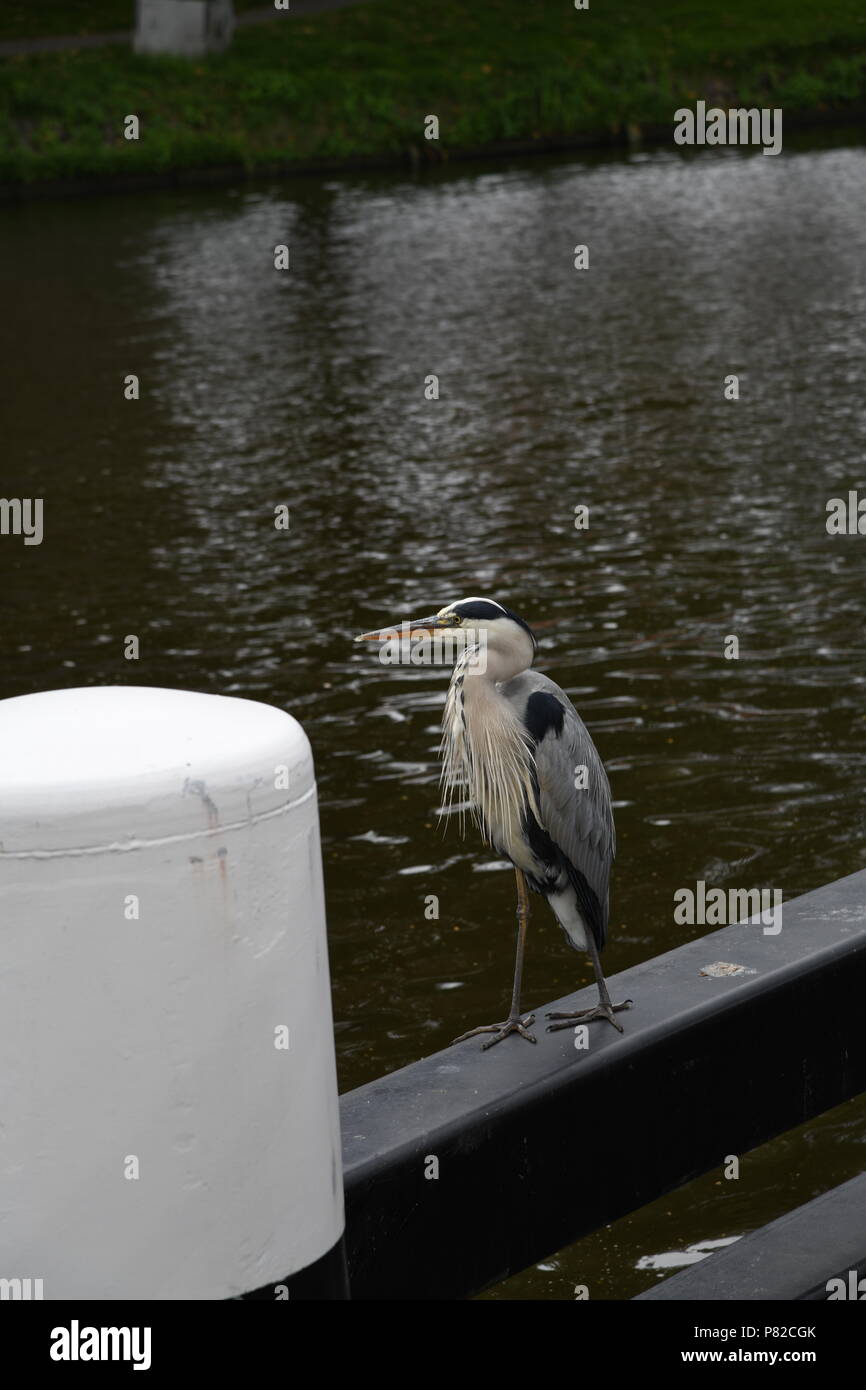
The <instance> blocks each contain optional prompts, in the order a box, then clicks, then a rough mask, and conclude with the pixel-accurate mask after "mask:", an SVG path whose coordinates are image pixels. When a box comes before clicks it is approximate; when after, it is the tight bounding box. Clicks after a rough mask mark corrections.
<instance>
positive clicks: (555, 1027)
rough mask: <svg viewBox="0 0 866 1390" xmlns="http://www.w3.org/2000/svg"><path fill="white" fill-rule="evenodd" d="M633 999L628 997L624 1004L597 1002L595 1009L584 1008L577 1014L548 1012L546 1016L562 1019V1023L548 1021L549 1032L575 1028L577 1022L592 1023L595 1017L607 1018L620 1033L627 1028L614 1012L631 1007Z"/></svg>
mask: <svg viewBox="0 0 866 1390" xmlns="http://www.w3.org/2000/svg"><path fill="white" fill-rule="evenodd" d="M632 1002H633V1001H632V1000H631V999H626V1000H625V1002H624V1003H622V1004H610V1005H608V1004H596V1006H595V1008H594V1009H582V1010H581V1011H580V1013H576V1014H546V1015H545V1017H546V1018H557V1019H561V1020H562V1022H561V1023H548V1025H547V1031H548V1033H556V1032H558V1031H559V1029H560V1028H573V1027H574V1026H575V1024H577V1023H591V1022H592V1020H593V1019H594V1018H606V1019H607V1021H608V1023H612V1024H613V1026H614V1028H615V1029H616V1031H617V1032H618V1033H624V1032H625V1029H624V1028H623V1026H622V1024H621V1023H617V1021H616V1019H615V1018H614V1014H618V1013H620V1012H621V1011H622V1010H623V1009H630V1008H631V1006H632Z"/></svg>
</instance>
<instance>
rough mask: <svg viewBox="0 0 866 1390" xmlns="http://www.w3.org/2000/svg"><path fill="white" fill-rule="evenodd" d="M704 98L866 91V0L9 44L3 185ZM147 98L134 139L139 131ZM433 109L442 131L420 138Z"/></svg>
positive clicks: (300, 157) (598, 124) (99, 10)
mask: <svg viewBox="0 0 866 1390" xmlns="http://www.w3.org/2000/svg"><path fill="white" fill-rule="evenodd" d="M4 8H5V7H4ZM19 9H22V10H23V6H18V5H15V4H13V5H12V7H11V9H10V10H9V12H8V14H7V16H6V19H5V20H4V21H3V22H2V23H0V30H2V29H3V24H5V26H6V28H5V32H0V37H9V36H11V35H10V33H9V29H10V27H11V24H12V23H13V22H15V21H16V11H17V10H19ZM35 9H36V10H38V12H39V14H40V20H39V23H40V25H41V26H42V27H41V28H40V29H39V30H38V32H39V33H46V32H51V29H50V28H49V27H47V26H49V25H51V24H52V23H53V25H54V32H63V33H68V32H75V31H76V24H82V23H84V24H86V25H87V27H88V28H89V29H93V28H96V27H102V26H104V27H106V28H108V29H112V28H116V27H121V28H123V27H125V26H128V25H129V22H130V21H129V14H130V12H131V3H130V2H129V0H122V3H120V2H119V0H94V3H93V4H91V5H87V6H85V5H84V4H83V3H82V4H80V5H76V4H75V3H72V0H65V3H64V4H63V5H57V4H54V3H52V0H40V4H39V5H38V6H37V7H35ZM85 11H86V12H87V15H88V16H91V17H92V16H98V19H99V25H98V26H97V25H96V24H92V23H91V22H90V19H88V18H85V17H84V16H85ZM49 12H53V14H54V19H53V20H52V19H51V15H50V13H49ZM124 15H125V16H126V17H125V18H124ZM118 16H120V17H119V18H118ZM64 21H65V22H64ZM35 32H37V31H35V30H33V26H32V24H31V33H35ZM697 97H705V98H707V99H708V100H709V101H711V102H712V103H715V104H716V105H721V106H728V105H740V104H745V105H759V106H767V105H770V106H781V107H782V108H783V109H784V111H785V115H786V116H795V115H798V114H803V113H807V112H809V113H812V112H825V113H826V112H833V111H838V112H839V113H840V115H844V114H845V113H846V112H850V111H851V110H853V109H856V108H862V107H864V106H866V13H864V10H863V3H862V0H826V3H825V4H823V5H822V6H816V5H814V4H813V3H812V0H764V3H762V5H761V6H756V5H755V0H726V4H725V5H724V6H722V5H719V6H712V7H710V6H708V5H707V4H706V0H658V3H653V4H648V3H647V0H616V3H609V4H606V5H605V4H602V3H601V0H593V4H592V7H591V8H590V9H589V10H588V11H576V10H574V9H573V8H570V7H569V6H568V4H567V3H566V0H561V3H559V4H555V3H553V0H545V3H544V4H543V5H542V4H540V3H537V0H536V3H533V0H479V4H478V5H477V6H473V5H470V4H468V3H467V0H437V4H436V5H435V6H431V7H430V8H429V9H419V7H417V6H410V5H407V4H406V0H369V3H367V4H364V5H361V6H359V7H357V8H352V9H345V10H338V11H334V12H331V13H328V14H323V15H320V16H317V17H315V18H305V19H300V18H293V19H285V18H283V19H281V18H279V17H277V18H275V20H274V21H273V22H272V23H268V24H265V25H262V26H260V27H255V28H249V29H245V30H243V31H241V32H239V33H238V34H237V35H236V37H235V41H234V44H233V46H232V48H231V50H230V51H229V52H227V53H226V54H223V55H219V56H215V57H212V58H208V59H206V60H200V61H194V62H191V63H190V62H186V61H183V60H178V59H169V58H159V59H157V58H138V57H135V56H134V55H133V54H132V53H131V52H130V51H129V50H128V49H124V48H106V49H84V50H81V51H70V52H63V53H50V54H39V55H32V56H26V57H25V56H18V57H12V58H4V59H2V60H0V183H2V184H3V185H5V186H7V187H10V186H11V187H15V186H21V185H26V184H28V183H33V182H37V181H40V180H58V179H60V180H62V179H69V178H76V177H86V176H97V177H98V176H111V175H117V174H130V173H132V174H137V173H162V172H170V171H175V170H184V169H186V170H189V169H198V168H208V167H211V166H224V165H237V166H240V167H242V168H244V169H246V170H248V171H251V172H254V171H255V170H257V169H270V168H274V167H276V166H280V165H289V166H291V165H293V164H294V165H303V164H305V163H307V164H309V163H323V162H328V161H345V162H347V163H350V162H351V161H353V160H355V159H358V158H364V157H371V156H375V157H381V158H387V157H394V158H395V159H400V158H406V157H407V154H408V152H409V151H410V149H414V150H415V151H417V153H418V155H419V156H420V157H422V158H424V157H426V156H428V155H429V156H441V155H443V154H447V152H448V151H458V150H460V149H466V148H479V147H484V146H494V145H497V144H501V143H507V142H520V141H537V142H539V143H542V144H543V143H544V142H545V141H548V140H567V139H569V138H579V137H586V136H592V135H596V134H605V133H609V132H610V131H611V129H613V128H617V127H621V126H623V125H625V124H627V123H633V124H637V125H641V126H650V127H654V126H665V127H668V128H671V127H672V121H673V112H674V110H675V109H676V108H677V107H678V106H680V105H684V104H691V103H693V102H694V100H695V99H696V98H697ZM131 112H132V113H135V114H137V115H138V116H139V117H140V120H141V139H140V140H138V141H127V140H125V139H124V138H123V117H124V116H125V115H127V114H128V113H131ZM428 113H435V114H436V115H437V116H438V117H439V120H440V140H439V142H438V144H437V145H432V144H431V143H428V142H427V141H425V139H424V136H423V120H424V117H425V115H427V114H428Z"/></svg>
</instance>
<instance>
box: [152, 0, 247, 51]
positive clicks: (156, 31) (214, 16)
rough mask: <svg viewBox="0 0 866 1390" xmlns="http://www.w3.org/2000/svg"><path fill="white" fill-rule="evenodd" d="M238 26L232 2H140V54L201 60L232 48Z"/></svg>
mask: <svg viewBox="0 0 866 1390" xmlns="http://www.w3.org/2000/svg"><path fill="white" fill-rule="evenodd" d="M234 27H235V10H234V4H233V3H232V0H136V6H135V35H134V38H133V47H134V49H135V52H136V53H173V54H176V55H177V56H178V57H181V58H199V57H201V56H202V54H204V53H219V52H221V51H222V49H224V48H228V46H229V44H230V43H231V41H232V34H233V33H234Z"/></svg>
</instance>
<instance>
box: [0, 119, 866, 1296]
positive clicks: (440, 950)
mask: <svg viewBox="0 0 866 1390" xmlns="http://www.w3.org/2000/svg"><path fill="white" fill-rule="evenodd" d="M277 243H286V244H288V245H289V246H290V248H291V270H290V271H289V272H286V273H280V272H278V271H275V270H274V268H273V248H274V246H275V245H276V244H277ZM578 243H586V244H587V245H588V246H589V248H590V268H589V270H588V271H584V272H578V271H576V270H575V269H574V267H573V248H574V246H575V245H576V244H578ZM0 250H2V255H0V275H2V280H3V286H2V303H3V314H2V324H0V334H2V337H3V340H4V351H3V364H4V365H3V372H2V377H0V404H2V411H3V424H2V440H3V456H4V464H3V485H2V489H0V491H2V493H3V495H5V496H7V497H8V496H25V497H32V496H41V497H44V498H45V539H44V541H43V544H42V545H41V546H39V547H36V546H33V547H27V548H25V547H23V546H22V545H21V543H20V541H18V540H15V541H13V540H12V539H11V538H8V537H6V538H3V540H2V542H0V564H2V596H3V601H2V606H0V643H2V676H0V695H2V696H9V695H19V694H23V693H25V692H27V691H31V690H38V689H46V688H52V687H59V686H69V685H79V684H95V683H115V682H121V683H126V682H130V683H135V684H151V685H169V686H181V687H191V688H196V689H201V690H208V691H215V692H222V693H227V694H235V695H242V696H248V697H251V698H254V699H260V700H266V701H270V702H272V703H274V704H276V705H280V706H283V707H285V708H286V709H288V710H290V711H291V712H292V713H293V714H295V715H296V716H297V718H298V719H300V720H301V722H302V723H303V724H304V726H305V728H306V729H307V732H308V733H309V736H310V738H311V740H312V744H313V748H314V752H315V756H316V764H317V773H318V780H319V788H320V799H321V816H322V830H323V845H324V855H325V866H326V880H327V891H328V907H329V923H330V942H331V959H332V970H333V982H334V1009H335V1018H336V1027H337V1046H338V1058H339V1068H340V1081H341V1087H342V1088H343V1089H348V1088H350V1087H354V1086H357V1085H359V1084H360V1083H362V1082H364V1081H367V1080H370V1079H372V1078H373V1077H375V1076H377V1075H380V1074H382V1073H383V1072H384V1071H387V1070H390V1069H393V1068H395V1067H399V1066H402V1065H403V1064H405V1063H407V1062H410V1061H412V1060H413V1059H415V1058H417V1057H420V1056H421V1055H423V1054H425V1053H429V1052H432V1051H434V1050H436V1049H438V1048H441V1047H443V1046H445V1045H446V1044H447V1043H448V1042H449V1041H450V1039H451V1038H452V1037H454V1036H455V1035H456V1034H457V1033H459V1032H461V1031H463V1030H464V1029H465V1028H467V1027H470V1026H472V1025H474V1024H476V1023H481V1022H489V1021H490V1020H492V1019H493V1018H498V1017H500V1016H501V1012H502V1009H503V1007H504V1004H505V1001H506V999H507V996H508V991H509V987H510V978H511V965H512V944H513V907H514V904H513V879H512V875H511V874H510V873H509V872H507V871H505V870H504V869H503V867H502V866H498V865H496V864H493V863H491V861H490V858H489V856H488V855H487V854H486V853H485V852H484V851H483V850H482V848H481V846H480V844H479V843H478V841H477V838H476V837H475V836H474V835H473V834H471V833H470V835H469V836H468V837H467V839H466V841H465V842H461V841H460V840H459V839H458V838H457V835H456V833H455V831H454V830H453V829H449V830H448V831H447V832H446V833H445V834H444V835H443V831H442V829H441V828H440V827H439V826H438V825H437V821H436V814H435V813H436V808H437V806H438V804H439V799H438V790H437V777H438V765H437V761H436V745H437V742H438V721H439V717H440V713H441V706H442V702H443V699H444V690H445V683H446V682H445V677H444V676H443V675H441V674H440V673H437V672H431V671H430V670H429V669H422V670H412V669H408V668H399V669H387V668H384V667H382V666H380V665H379V663H378V662H377V661H376V659H375V654H374V653H372V652H371V651H370V650H369V649H366V648H365V649H360V648H357V647H353V645H352V643H351V641H350V638H351V635H352V634H353V633H354V632H357V631H362V630H364V629H366V628H370V627H371V626H374V625H376V626H378V625H379V624H380V623H382V622H385V621H386V620H388V619H390V618H391V617H396V618H400V617H403V616H406V615H407V614H408V612H409V611H410V610H418V609H420V610H421V611H423V612H428V611H430V610H432V609H434V608H438V607H440V606H441V605H442V604H443V603H445V602H446V601H448V600H450V599H452V598H455V597H458V596H461V595H464V594H474V593H482V594H490V595H493V596H495V597H496V598H498V599H500V600H501V601H503V602H505V603H507V604H508V605H509V606H511V607H513V608H514V609H516V610H517V611H518V612H519V613H521V614H522V615H523V616H524V617H526V618H527V619H528V620H529V621H530V622H532V621H537V622H538V623H539V624H541V625H542V626H540V629H539V635H540V636H542V638H543V640H542V644H541V652H540V657H539V663H538V664H539V665H540V666H541V668H542V669H544V670H546V671H548V672H549V673H550V674H551V675H553V676H554V677H555V679H557V680H558V681H559V682H560V683H561V684H562V685H563V686H565V687H566V689H567V690H568V691H569V692H570V693H571V695H572V698H573V699H574V701H575V703H576V704H577V706H578V708H579V709H580V710H581V712H582V714H583V715H584V717H585V719H586V722H587V723H588V725H589V727H590V729H591V731H592V734H593V736H594V738H595V740H596V742H597V744H598V747H599V749H600V751H601V754H602V756H603V757H604V759H605V760H606V763H607V766H608V769H609V773H610V777H611V782H612V787H613V793H614V798H615V804H616V817H617V826H618V832H619V857H618V860H617V863H616V865H615V872H614V879H613V906H612V919H611V923H612V933H611V942H610V945H609V948H608V951H607V953H606V966H607V969H608V972H609V973H615V972H616V971H617V970H620V969H622V968H624V967H626V966H628V965H631V964H633V963H636V962H638V961H640V960H643V959H645V958H647V957H649V956H652V955H656V954H658V953H660V952H662V951H665V950H667V949H669V948H670V947H672V946H675V945H677V944H678V943H680V942H682V941H684V940H686V939H687V938H688V937H690V936H692V935H698V934H701V933H702V932H703V931H704V930H706V929H705V928H702V927H682V926H676V925H675V924H674V920H673V909H674V902H673V894H674V891H675V889H677V888H680V887H685V886H690V885H691V886H693V885H694V883H695V882H696V880H698V879H704V880H705V881H706V882H707V883H712V884H713V885H715V886H720V887H724V888H727V887H743V888H748V887H755V886H773V887H776V888H780V889H782V891H783V893H784V897H785V899H786V900H787V899H789V898H791V897H795V896H797V895H798V894H800V893H804V892H806V891H808V890H809V889H812V888H816V887H818V886H819V885H820V884H823V883H825V882H828V881H830V880H832V879H835V878H838V877H840V876H842V875H844V874H847V873H850V872H852V871H853V870H855V869H859V868H861V867H863V866H864V864H866V810H864V799H863V782H864V769H866V700H864V682H866V652H864V638H863V627H864V624H863V615H864V576H866V538H863V537H860V538H838V537H830V536H828V535H827V533H826V529H825V505H826V502H827V499H828V498H830V497H832V496H835V495H838V494H840V493H841V494H843V495H844V494H845V493H847V490H848V489H849V488H856V487H858V486H859V487H860V488H864V489H866V420H864V400H866V152H864V149H863V148H861V147H858V146H857V144H856V143H855V141H854V139H853V137H852V138H851V139H850V140H849V139H846V137H845V135H844V134H837V135H836V136H834V137H832V138H829V139H828V137H822V139H821V141H820V142H815V141H812V142H810V141H807V140H800V141H797V142H792V141H791V140H788V141H787V142H786V150H785V153H784V154H783V155H781V156H780V157H778V158H765V157H761V156H760V155H759V154H758V155H754V154H744V153H742V152H738V151H727V150H722V149H720V150H714V151H710V152H707V153H704V154H702V155H691V156H686V157H683V156H682V155H681V154H674V153H670V152H660V153H653V152H651V151H647V152H638V153H633V154H631V155H624V154H623V155H618V156H615V157H605V158H600V157H595V156H593V157H584V158H567V159H564V158H558V159H554V160H544V159H536V160H534V161H527V162H525V163H520V162H518V163H514V164H511V165H504V164H496V165H492V164H491V165H489V166H484V167H479V166H462V167H454V168H453V169H451V170H445V171H442V172H437V173H435V174H432V175H424V176H422V177H420V178H415V177H410V176H408V175H402V174H388V175H382V176H380V175H375V176H364V177H340V178H327V179H312V178H308V179H298V180H296V181H294V182H291V183H284V184H280V185H274V186H269V185H258V186H248V187H244V188H240V187H237V188H226V189H218V190H206V191H198V190H195V191H169V192H163V193H150V194H147V195H142V196H124V197H95V198H90V199H82V200H78V201H74V200H69V201H39V202H33V203H29V204H26V205H21V206H6V207H5V208H3V209H2V213H0ZM128 373H136V374H137V375H139V377H140V380H141V399H140V400H139V401H137V402H129V401H126V400H124V397H123V378H124V377H125V376H126V375H127V374H128ZM430 373H435V374H437V375H438V376H439V378H440V399H439V400H438V401H428V400H426V399H425V395H424V379H425V377H426V376H428V374H430ZM730 374H736V375H737V376H738V377H739V381H740V399H739V400H738V401H726V400H725V399H724V396H723V387H724V379H725V377H726V376H728V375H730ZM279 503H287V504H288V505H289V506H290V507H291V530H290V532H289V534H288V535H286V534H284V533H281V532H277V531H275V529H274V526H273V514H274V513H273V509H274V507H275V506H276V505H277V504H279ZM578 504H586V505H588V506H589V507H590V526H589V529H588V530H587V531H577V530H576V529H575V527H574V525H573V516H574V507H575V506H576V505H578ZM133 632H134V633H137V634H138V635H139V636H140V639H141V659H140V661H139V662H138V663H137V664H133V663H129V662H127V661H125V660H124V659H123V637H124V635H125V634H127V633H133ZM730 633H733V634H736V635H738V637H739V641H740V659H739V661H727V660H725V659H724V656H723V644H724V638H725V637H726V636H727V635H728V634H730ZM430 893H436V894H438V895H439V898H440V904H441V915H440V919H439V921H438V922H430V921H427V920H425V917H424V910H423V908H424V899H425V897H426V896H427V895H428V894H430ZM588 979H589V970H588V968H585V967H584V964H583V961H582V959H581V958H578V957H576V956H574V955H573V954H572V953H570V952H567V951H566V949H565V947H564V945H563V942H562V938H561V935H560V933H559V931H558V929H556V928H555V926H554V923H553V919H552V917H550V916H549V914H548V913H547V911H546V909H544V908H543V905H542V904H540V903H539V904H538V905H537V910H536V912H535V915H534V918H533V926H532V931H531V935H530V941H529V954H528V963H527V973H526V978H525V995H524V1001H525V1005H526V1006H527V1007H528V1006H536V1007H537V1006H538V1005H540V1004H543V1003H544V1002H545V1001H546V1000H549V999H552V998H555V997H557V996H559V995H561V994H563V993H565V992H567V991H568V990H569V989H571V988H575V987H576V986H577V985H578V984H581V983H585V982H587V981H588ZM804 1026H809V1027H815V1028H818V1027H820V1022H819V1021H817V1020H813V1021H806V1022H804ZM512 1045H513V1046H522V1045H524V1044H522V1043H520V1042H519V1041H518V1040H516V1039H515V1040H510V1041H509V1042H507V1043H505V1044H503V1046H512ZM660 1084H661V1082H660ZM707 1104H708V1105H711V1104H712V1097H711V1096H708V1097H707ZM683 1123H684V1124H688V1123H689V1117H688V1116H684V1117H683ZM623 1142H626V1143H627V1142H639V1136H632V1135H630V1132H629V1127H628V1116H623ZM576 1157H579V1156H578V1155H576ZM582 1161H583V1162H585V1163H586V1164H591V1149H590V1148H589V1147H587V1148H586V1150H585V1151H584V1158H583V1160H582ZM864 1161H866V1103H863V1102H853V1103H851V1104H850V1105H848V1106H846V1107H844V1108H843V1109H841V1110H839V1111H837V1112H834V1113H833V1114H832V1115H829V1116H826V1117H824V1118H823V1119H822V1120H820V1121H818V1122H816V1123H813V1124H810V1125H808V1126H806V1127H805V1128H804V1129H803V1130H802V1131H799V1132H797V1133H796V1134H792V1135H789V1136H786V1137H785V1138H784V1139H782V1140H779V1141H778V1142H776V1143H774V1144H771V1145H768V1146H767V1147H766V1148H764V1149H762V1150H760V1151H758V1152H757V1153H756V1154H754V1155H751V1156H750V1157H749V1159H748V1162H747V1163H745V1164H744V1169H745V1170H746V1171H744V1174H743V1176H742V1177H741V1179H740V1180H739V1182H725V1181H724V1180H722V1175H721V1173H719V1174H714V1175H711V1176H710V1177H708V1178H706V1179H703V1180H701V1181H700V1182H697V1183H694V1184H692V1185H691V1186H690V1187H689V1188H688V1189H685V1190H683V1191H681V1192H679V1193H676V1194H675V1195H673V1196H671V1197H667V1198H664V1199H662V1200H661V1201H660V1202H658V1203H656V1204H655V1205H654V1206H653V1207H651V1208H648V1209H646V1210H644V1211H643V1212H641V1213H639V1214H638V1215H636V1216H634V1217H632V1218H629V1219H626V1220H623V1221H620V1222H618V1223H617V1224H616V1225H615V1226H613V1227H611V1228H609V1229H607V1230H604V1231H601V1232H599V1233H598V1234H597V1235H595V1236H593V1237H592V1238H590V1239H587V1240H584V1241H582V1242H581V1243H580V1244H579V1245H577V1246H574V1247H572V1248H571V1249H569V1250H567V1251H563V1252H560V1253H559V1254H558V1255H553V1256H552V1257H551V1258H550V1259H549V1260H547V1261H545V1262H544V1265H543V1266H541V1267H539V1268H536V1269H533V1270H530V1271H528V1272H527V1273H525V1274H523V1275H521V1276H519V1277H518V1278H515V1279H513V1280H511V1281H509V1282H508V1283H507V1284H505V1285H502V1286H500V1288H498V1289H497V1290H495V1291H494V1292H493V1293H492V1295H491V1297H496V1298H509V1297H523V1298H525V1297H529V1298H554V1299H568V1298H571V1297H573V1290H574V1285H575V1284H577V1283H581V1284H588V1285H589V1286H590V1291H591V1296H592V1297H593V1298H613V1297H620V1298H622V1297H629V1296H631V1295H632V1294H634V1293H636V1292H638V1291H639V1290H640V1289H641V1288H644V1287H647V1285H649V1284H651V1283H652V1282H653V1281H654V1280H656V1279H657V1278H658V1277H659V1274H658V1273H657V1268H658V1267H662V1268H665V1269H667V1268H672V1267H675V1263H676V1259H677V1258H678V1257H676V1256H672V1255H671V1254H670V1252H678V1251H679V1252H682V1251H684V1250H686V1248H687V1247H688V1246H690V1245H693V1244H698V1243H700V1242H706V1241H718V1240H722V1239H726V1238H730V1237H735V1236H737V1235H740V1234H742V1233H743V1232H745V1231H747V1230H749V1229H751V1228H753V1227H755V1226H757V1225H759V1224H761V1223H763V1222H764V1221H766V1220H768V1219H770V1218H771V1217H774V1216H776V1215H778V1214H780V1213H781V1212H782V1211H783V1210H785V1209H787V1208H788V1207H790V1206H792V1205H794V1204H796V1203H799V1202H801V1201H804V1200H806V1199H808V1198H809V1197H810V1196H812V1195H813V1194H815V1193H817V1192H820V1191H823V1190H824V1189H826V1188H829V1187H831V1186H834V1185H835V1184H837V1183H838V1182H841V1181H842V1180H844V1179H845V1178H847V1177H849V1176H851V1175H853V1174H854V1173H855V1172H858V1171H860V1170H861V1169H862V1167H863V1165H864ZM695 1253H697V1252H695ZM660 1257H661V1259H660ZM682 1258H683V1259H686V1258H688V1257H687V1256H683V1257H682Z"/></svg>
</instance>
